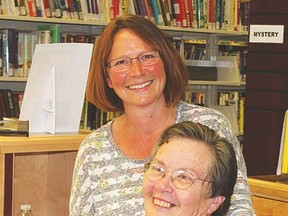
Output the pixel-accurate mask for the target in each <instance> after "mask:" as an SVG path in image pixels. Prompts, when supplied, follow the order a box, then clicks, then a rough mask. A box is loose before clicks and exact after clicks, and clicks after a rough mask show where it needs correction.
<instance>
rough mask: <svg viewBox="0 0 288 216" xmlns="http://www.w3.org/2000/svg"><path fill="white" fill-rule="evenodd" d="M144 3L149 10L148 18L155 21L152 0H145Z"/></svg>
mask: <svg viewBox="0 0 288 216" xmlns="http://www.w3.org/2000/svg"><path fill="white" fill-rule="evenodd" d="M144 5H145V8H146V11H147V16H148V19H149V20H150V21H151V22H153V23H155V19H154V15H153V10H152V6H151V2H150V0H144Z"/></svg>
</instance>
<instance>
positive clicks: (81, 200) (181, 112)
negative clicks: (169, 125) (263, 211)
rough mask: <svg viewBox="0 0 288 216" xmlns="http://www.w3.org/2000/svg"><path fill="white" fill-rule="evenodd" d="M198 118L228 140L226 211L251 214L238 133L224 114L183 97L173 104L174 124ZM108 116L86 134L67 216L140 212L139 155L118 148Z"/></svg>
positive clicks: (133, 215)
mask: <svg viewBox="0 0 288 216" xmlns="http://www.w3.org/2000/svg"><path fill="white" fill-rule="evenodd" d="M184 120H191V121H194V122H199V123H202V124H204V125H206V126H208V127H210V128H212V129H214V130H216V131H218V133H219V134H220V136H224V137H226V138H227V139H229V140H230V142H231V143H232V144H233V146H234V149H235V152H236V156H237V161H238V178H237V182H236V185H235V189H234V194H233V197H232V199H231V206H230V209H229V213H228V215H245V216H249V215H255V213H254V211H253V208H252V204H251V197H250V190H249V187H248V183H247V174H246V173H247V172H246V165H245V162H244V159H243V155H242V152H241V148H240V145H239V142H238V140H237V137H236V136H235V135H234V134H233V133H232V129H231V125H230V123H229V122H228V120H227V118H226V117H225V116H224V115H223V114H221V113H219V112H218V111H216V110H213V109H209V108H207V107H201V106H196V105H192V104H188V103H185V102H179V103H178V105H177V114H176V117H175V123H178V122H181V121H184ZM112 124H113V121H110V122H108V123H107V124H106V125H104V126H102V127H101V128H99V129H97V130H96V131H94V132H92V133H91V134H90V135H88V136H87V137H86V138H85V139H84V140H83V142H82V144H81V146H80V148H79V151H78V155H77V158H76V162H75V167H74V174H73V182H72V190H71V197H70V216H88V215H89V216H92V215H93V216H94V215H102V216H108V215H109V216H112V215H115V216H121V215H123V216H127V215H131V216H137V215H145V213H144V207H143V198H142V192H141V189H142V179H143V176H144V174H143V171H144V169H143V165H144V163H145V162H147V161H148V159H149V158H146V159H144V160H131V159H129V158H127V157H125V155H123V154H122V153H121V151H120V150H119V148H118V147H117V145H116V143H115V141H114V140H113V137H112V132H111V127H112Z"/></svg>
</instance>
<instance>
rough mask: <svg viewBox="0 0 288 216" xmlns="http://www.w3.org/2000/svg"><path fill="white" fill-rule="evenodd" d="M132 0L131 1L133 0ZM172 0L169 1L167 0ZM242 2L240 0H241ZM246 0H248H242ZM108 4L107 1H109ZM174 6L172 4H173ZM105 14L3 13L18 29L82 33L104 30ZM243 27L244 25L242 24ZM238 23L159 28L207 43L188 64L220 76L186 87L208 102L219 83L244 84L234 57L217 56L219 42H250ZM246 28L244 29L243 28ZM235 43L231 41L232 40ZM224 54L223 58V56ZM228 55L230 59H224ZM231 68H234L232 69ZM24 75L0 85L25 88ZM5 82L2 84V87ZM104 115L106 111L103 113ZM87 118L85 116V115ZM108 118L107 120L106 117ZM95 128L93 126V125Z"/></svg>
mask: <svg viewBox="0 0 288 216" xmlns="http://www.w3.org/2000/svg"><path fill="white" fill-rule="evenodd" d="M131 2H132V1H131ZM167 2H170V1H167ZM239 2H240V1H239ZM241 2H246V1H241ZM107 4H108V3H107ZM130 6H131V5H129V8H128V9H129V10H128V12H130V13H137V10H135V9H137V8H136V7H134V8H132V7H130ZM170 7H171V6H170ZM138 12H139V13H140V11H139V10H138ZM105 17H106V15H105V16H103V17H102V18H101V17H100V18H98V19H94V18H93V17H90V16H86V18H85V16H84V20H76V19H64V18H45V17H29V16H13V15H0V21H1V24H2V28H8V27H9V28H16V29H23V28H25V29H37V26H39V25H43V24H44V25H52V24H53V25H54V24H57V25H59V26H60V31H61V33H65V32H70V33H75V34H77V33H79V34H83V33H85V34H92V35H98V34H101V32H102V31H103V29H104V27H105V26H106V25H107V23H108V21H107V20H109V19H107V17H106V18H105ZM242 27H243V26H242ZM242 27H241V26H237V30H236V31H235V28H236V27H234V28H228V27H225V28H224V27H223V28H222V29H216V28H209V29H208V27H207V28H206V27H205V28H191V27H189V26H188V27H186V28H183V27H176V26H175V25H174V26H173V25H169V26H165V25H159V28H160V29H161V30H162V31H163V32H164V33H165V34H167V36H168V37H172V38H178V39H181V40H199V41H202V43H203V44H202V46H203V47H205V49H206V51H207V54H206V58H205V59H201V60H192V61H190V60H189V61H187V65H191V64H192V65H194V66H195V65H196V66H199V67H203V66H205V67H206V66H207V67H216V68H218V71H217V76H218V80H214V81H207V80H190V81H189V83H188V87H187V89H197V91H198V92H200V91H203V90H204V91H205V94H206V97H205V105H207V106H210V105H216V103H215V101H216V100H215V98H216V95H217V93H216V92H217V86H241V85H243V83H242V84H241V80H240V79H239V70H238V69H237V68H236V65H235V59H232V58H231V59H229V58H230V57H226V56H223V57H217V59H216V56H218V55H219V48H220V44H221V43H224V44H225V46H228V45H227V43H229V46H233V47H236V46H238V45H239V44H241V43H245V42H247V36H248V33H247V29H246V28H242ZM242 30H245V31H242ZM231 43H232V44H231ZM221 58H222V59H221ZM225 58H227V59H225ZM229 68H232V70H231V71H229V70H230V69H229ZM26 80H27V79H26V78H25V77H0V83H1V88H10V89H12V90H15V91H21V90H22V91H24V89H25V83H26ZM2 86H3V87H2ZM101 116H102V118H103V114H102V115H101ZM84 122H85V119H84ZM104 122H105V121H104ZM92 129H93V128H92Z"/></svg>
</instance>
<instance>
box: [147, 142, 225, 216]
mask: <svg viewBox="0 0 288 216" xmlns="http://www.w3.org/2000/svg"><path fill="white" fill-rule="evenodd" d="M212 158H213V154H212V153H211V150H210V149H209V148H208V147H207V146H206V144H204V143H201V142H199V141H195V140H191V139H188V138H171V139H170V140H169V143H166V144H163V145H162V146H161V147H160V148H159V150H158V152H157V154H156V156H155V158H154V159H153V161H152V163H154V162H155V163H157V164H160V165H161V166H162V167H163V168H164V169H165V170H167V171H168V172H173V171H175V170H185V171H187V172H189V173H190V174H192V175H193V176H195V177H198V178H201V179H207V180H210V179H209V178H208V170H209V168H210V167H211V163H212V160H213V159H212ZM210 187H211V185H210V183H208V182H203V181H201V180H195V181H194V183H193V184H192V185H191V186H190V187H188V188H187V189H185V190H181V189H178V188H176V187H175V186H174V185H173V183H172V182H171V179H170V173H169V174H167V176H166V175H165V177H164V178H162V179H160V180H158V181H155V182H153V181H150V180H148V179H147V178H146V177H145V178H144V181H143V197H144V206H145V212H146V215H147V216H156V215H157V216H161V215H165V216H169V215H171V216H172V215H173V216H180V215H181V216H184V215H185V216H192V215H210V214H211V213H212V212H214V211H215V210H216V209H217V208H218V206H219V205H220V204H221V203H222V202H223V201H224V200H223V197H219V196H218V197H215V198H208V195H209V192H210V190H211V188H210Z"/></svg>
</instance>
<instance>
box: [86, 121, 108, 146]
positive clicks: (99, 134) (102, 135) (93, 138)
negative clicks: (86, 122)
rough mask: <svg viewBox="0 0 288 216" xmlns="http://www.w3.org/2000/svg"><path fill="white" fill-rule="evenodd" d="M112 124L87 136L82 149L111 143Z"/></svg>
mask: <svg viewBox="0 0 288 216" xmlns="http://www.w3.org/2000/svg"><path fill="white" fill-rule="evenodd" d="M111 125H112V122H111V121H110V122H108V123H106V124H105V125H103V126H101V127H100V128H97V129H96V130H94V131H92V132H91V133H90V134H89V135H87V136H86V137H85V138H84V140H83V141H82V143H81V146H80V148H83V147H85V148H87V147H97V146H98V147H99V146H102V145H103V144H105V143H109V142H110V141H111V139H112V133H111Z"/></svg>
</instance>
